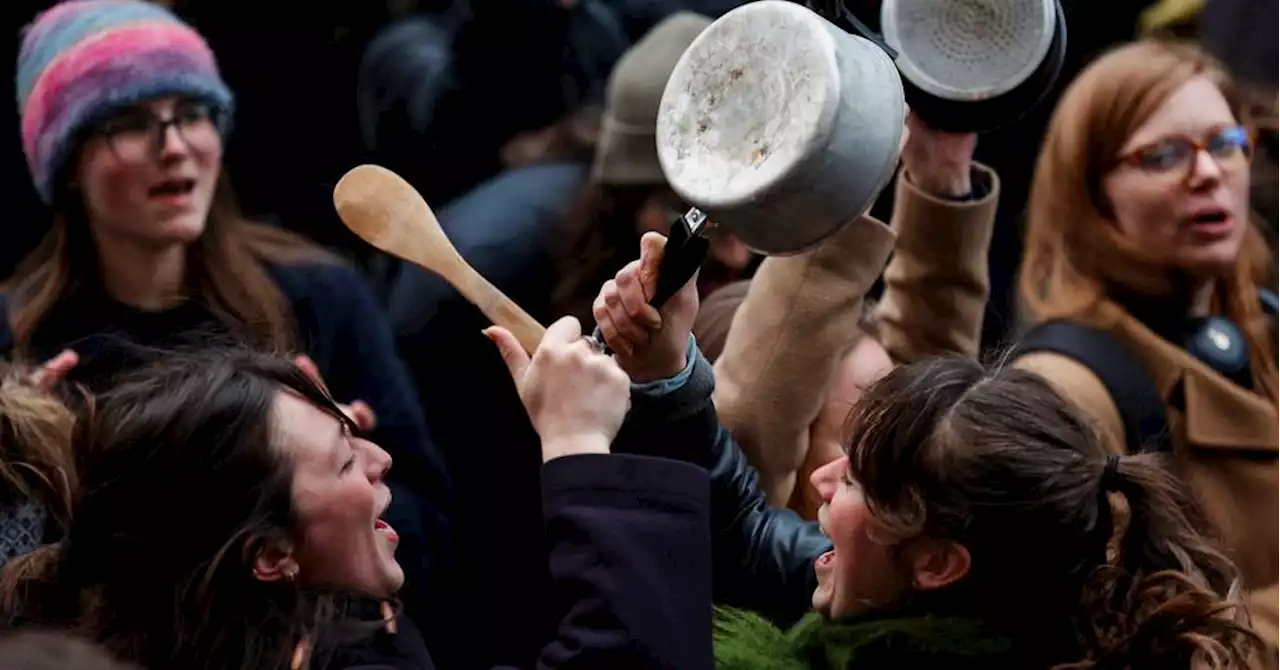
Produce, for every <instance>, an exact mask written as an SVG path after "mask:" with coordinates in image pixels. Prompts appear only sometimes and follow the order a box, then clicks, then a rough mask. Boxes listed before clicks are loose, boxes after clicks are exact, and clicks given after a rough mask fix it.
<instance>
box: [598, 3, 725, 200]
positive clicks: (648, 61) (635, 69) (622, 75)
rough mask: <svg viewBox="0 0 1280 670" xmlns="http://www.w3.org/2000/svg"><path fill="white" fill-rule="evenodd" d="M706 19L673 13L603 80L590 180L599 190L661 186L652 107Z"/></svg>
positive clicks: (655, 110)
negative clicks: (604, 89) (602, 102)
mask: <svg viewBox="0 0 1280 670" xmlns="http://www.w3.org/2000/svg"><path fill="white" fill-rule="evenodd" d="M709 25H711V19H709V18H707V17H705V16H702V15H701V14H694V13H692V12H678V13H676V14H672V15H671V16H669V17H667V18H666V19H663V21H662V22H661V23H659V24H658V25H656V26H654V27H653V29H652V30H650V31H649V32H648V33H646V34H645V36H644V37H643V38H641V39H640V41H639V42H636V43H635V44H634V45H633V46H632V47H631V48H630V49H628V50H627V52H626V53H624V54H623V55H622V58H620V59H619V60H618V64H617V65H615V66H614V68H613V72H612V73H610V74H609V88H608V91H607V93H606V99H605V110H604V119H603V120H602V122H601V126H600V138H599V140H598V142H597V144H596V156H595V161H594V163H593V165H592V170H591V172H592V175H591V176H592V178H593V179H594V180H595V181H596V182H598V183H601V184H612V185H627V186H647V185H657V184H665V183H666V182H667V179H666V177H665V176H664V175H663V174H662V166H661V165H659V164H658V143H657V134H658V106H659V104H660V103H661V102H662V91H663V89H664V88H666V86H667V80H668V79H670V78H671V73H672V71H674V70H675V69H676V61H678V60H680V56H682V55H684V52H685V49H688V48H689V45H690V44H692V43H693V40H694V38H696V37H697V36H698V35H699V34H701V33H702V31H703V30H706V28H707V26H709Z"/></svg>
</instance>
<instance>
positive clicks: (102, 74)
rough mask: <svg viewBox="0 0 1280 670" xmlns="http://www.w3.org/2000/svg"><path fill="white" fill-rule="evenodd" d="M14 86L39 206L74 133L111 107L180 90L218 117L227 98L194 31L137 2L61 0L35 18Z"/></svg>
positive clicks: (227, 111) (227, 108) (226, 112)
mask: <svg viewBox="0 0 1280 670" xmlns="http://www.w3.org/2000/svg"><path fill="white" fill-rule="evenodd" d="M17 89H18V90H17V93H18V113H19V115H20V116H21V118H22V150H23V152H24V153H25V154H26V156H27V166H28V167H29V168H30V169H31V177H32V179H33V180H34V181H35V185H36V190H37V191H38V192H39V194H40V197H41V198H42V199H43V200H44V201H45V202H46V203H48V204H52V202H53V193H54V186H55V184H54V179H56V178H57V177H58V175H59V172H60V171H61V170H62V168H63V166H64V163H65V162H66V161H67V160H68V158H69V157H70V156H71V155H72V154H73V152H74V151H75V150H76V149H77V142H78V141H79V140H80V139H81V133H83V132H84V131H85V130H86V129H88V128H90V127H92V126H93V125H94V124H96V123H99V122H101V121H103V120H105V119H106V118H107V117H109V116H110V115H111V114H114V113H116V112H119V111H120V110H122V109H124V108H128V107H131V106H133V105H136V104H138V103H139V102H143V101H146V100H150V99H154V98H158V97H163V96H168V95H183V96H191V97H193V98H197V99H201V100H204V101H206V102H208V103H210V104H212V105H214V106H215V107H217V108H219V109H220V110H221V111H222V112H223V113H222V114H221V115H220V118H221V119H223V123H226V121H227V120H228V119H229V118H230V115H231V108H232V103H233V100H232V95H231V91H230V89H228V88H227V85H226V83H225V82H223V81H222V77H221V76H220V75H219V74H218V66H217V64H216V63H215V61H214V57H213V52H212V51H210V50H209V45H208V44H207V43H205V41H204V38H203V37H201V36H200V34H199V33H197V32H196V31H195V30H194V29H193V28H191V27H190V26H188V25H187V24H186V23H184V22H183V21H182V20H181V19H179V18H178V17H176V16H174V15H173V13H171V12H170V11H169V10H168V9H165V8H164V7H160V6H159V5H155V4H151V3H149V2H143V1H141V0H69V1H67V2H63V3H60V4H58V5H55V6H54V7H52V8H51V9H49V10H47V11H45V12H44V13H43V14H40V15H39V16H37V17H36V20H35V21H34V22H33V23H32V24H31V25H30V26H29V27H28V28H27V32H26V35H25V37H24V38H23V40H22V49H21V51H20V52H19V54H18V81H17ZM223 130H225V128H224V129H223Z"/></svg>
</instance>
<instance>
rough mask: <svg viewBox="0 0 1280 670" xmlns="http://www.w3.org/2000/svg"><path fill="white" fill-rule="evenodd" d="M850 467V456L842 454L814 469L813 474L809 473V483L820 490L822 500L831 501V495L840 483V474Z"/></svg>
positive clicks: (819, 494) (819, 495)
mask: <svg viewBox="0 0 1280 670" xmlns="http://www.w3.org/2000/svg"><path fill="white" fill-rule="evenodd" d="M848 468H849V457H848V456H842V457H840V458H837V459H836V460H834V461H831V462H830V463H827V464H826V465H824V466H822V467H820V468H818V469H816V470H814V471H813V474H811V475H809V484H811V485H812V486H813V488H814V490H816V491H817V492H818V497H819V498H821V499H822V502H824V503H829V502H831V497H832V496H834V495H835V493H836V486H838V485H839V484H840V476H841V475H842V474H843V473H844V471H845V470H847V469H848Z"/></svg>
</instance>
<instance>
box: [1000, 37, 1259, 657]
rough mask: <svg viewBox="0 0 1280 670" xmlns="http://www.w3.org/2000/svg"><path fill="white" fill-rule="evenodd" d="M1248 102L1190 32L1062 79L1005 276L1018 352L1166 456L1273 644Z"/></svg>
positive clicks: (1099, 421) (1119, 431)
mask: <svg viewBox="0 0 1280 670" xmlns="http://www.w3.org/2000/svg"><path fill="white" fill-rule="evenodd" d="M1246 112H1247V110H1246V106H1245V101H1244V99H1243V98H1242V96H1241V95H1240V94H1239V92H1238V89H1237V87H1236V86H1235V84H1234V83H1233V82H1232V80H1231V78H1230V76H1229V75H1228V74H1227V72H1226V71H1225V70H1224V69H1223V67H1222V66H1221V65H1220V64H1218V63H1217V62H1216V61H1215V60H1214V59H1213V58H1212V57H1210V56H1209V55H1208V54H1206V53H1205V52H1204V51H1203V50H1202V49H1200V48H1198V47H1196V46H1194V45H1191V44H1189V43H1179V42H1165V41H1154V40H1145V41H1141V42H1137V43H1134V44H1130V45H1127V46H1124V47H1120V48H1118V49H1116V50H1114V51H1112V52H1110V53H1108V54H1106V55H1104V56H1103V57H1102V58H1099V59H1098V60H1096V61H1094V62H1093V63H1092V64H1091V65H1090V66H1089V67H1088V68H1087V69H1086V70H1085V71H1084V72H1083V73H1082V74H1081V75H1080V76H1079V77H1078V78H1077V79H1076V80H1075V81H1074V82H1072V84H1071V86H1070V87H1069V88H1068V90H1067V92H1066V94H1065V95H1064V96H1063V98H1062V100H1061V102H1060V103H1059V104H1058V107H1057V109H1056V110H1055V111H1054V117H1053V121H1052V123H1051V124H1050V127H1049V133H1048V136H1047V137H1046V139H1045V143H1044V148H1043V150H1042V151H1041V154H1040V160H1039V162H1038V164H1037V166H1036V173H1035V181H1034V188H1033V190H1032V193H1031V209H1030V212H1029V214H1028V226H1027V238H1026V252H1025V258H1024V264H1023V268H1022V275H1021V278H1020V282H1021V293H1022V299H1023V301H1024V303H1025V307H1026V308H1027V310H1028V314H1029V317H1030V318H1031V320H1032V322H1033V323H1036V324H1040V327H1039V328H1033V329H1032V330H1031V332H1030V333H1028V334H1027V335H1026V336H1025V338H1026V339H1024V340H1023V342H1022V344H1020V347H1021V350H1020V354H1019V357H1018V359H1017V360H1016V363H1015V364H1016V365H1018V366H1019V367H1024V368H1027V369H1030V370H1034V371H1036V372H1039V373H1040V374H1042V375H1043V376H1044V377H1045V378H1046V379H1048V380H1049V381H1050V382H1051V383H1052V384H1054V385H1055V386H1056V387H1057V388H1058V389H1059V390H1060V391H1061V392H1062V393H1063V394H1064V395H1066V396H1067V397H1068V398H1069V399H1071V400H1072V401H1073V402H1075V403H1076V404H1077V405H1078V406H1080V407H1081V408H1082V409H1083V410H1084V411H1085V412H1086V413H1087V414H1088V415H1089V416H1090V417H1091V419H1092V420H1093V421H1094V422H1095V425H1096V427H1097V429H1098V430H1100V431H1102V432H1103V433H1104V434H1105V435H1106V436H1107V437H1108V444H1112V445H1116V447H1117V448H1121V447H1123V448H1126V449H1128V450H1130V451H1139V450H1157V451H1164V452H1168V453H1169V454H1170V456H1171V462H1172V468H1173V471H1174V472H1175V473H1176V474H1177V475H1178V476H1179V477H1180V478H1181V479H1182V480H1183V481H1184V482H1186V483H1187V484H1188V485H1189V486H1190V488H1191V490H1192V491H1193V493H1194V494H1195V495H1196V497H1197V498H1198V499H1199V500H1201V501H1202V502H1203V504H1204V506H1205V511H1206V514H1207V516H1208V518H1209V520H1210V521H1211V522H1212V524H1213V526H1214V527H1215V528H1216V530H1217V532H1218V533H1219V534H1220V535H1221V539H1222V541H1223V543H1224V546H1225V548H1226V550H1227V554H1228V556H1229V557H1230V558H1231V559H1232V560H1233V561H1235V562H1236V564H1237V565H1239V567H1240V572H1241V576H1242V578H1243V586H1244V588H1245V589H1247V591H1248V604H1249V608H1250V613H1251V615H1252V618H1253V624H1254V626H1255V627H1256V628H1257V630H1258V631H1259V633H1261V634H1262V636H1263V637H1264V638H1265V639H1266V640H1267V642H1268V643H1269V644H1270V645H1272V647H1273V648H1274V645H1275V644H1276V643H1277V632H1276V625H1277V623H1276V622H1277V586H1276V579H1277V560H1276V547H1277V544H1278V542H1280V540H1278V539H1277V535H1276V533H1277V527H1278V525H1280V524H1277V519H1276V510H1277V470H1276V455H1277V447H1278V444H1277V425H1278V419H1277V410H1276V398H1277V396H1276V385H1277V380H1276V331H1275V327H1276V323H1275V316H1274V306H1271V307H1270V308H1268V306H1267V303H1268V301H1267V300H1266V296H1267V292H1264V291H1261V290H1260V288H1261V286H1262V284H1263V282H1265V281H1266V280H1267V276H1268V273H1269V264H1270V253H1269V250H1268V249H1267V246H1266V244H1265V243H1264V242H1263V240H1262V236H1261V234H1260V233H1259V230H1258V228H1257V227H1256V226H1255V225H1253V224H1252V223H1251V220H1250V217H1251V216H1252V214H1251V212H1250V208H1249V193H1250V173H1249V161H1250V155H1251V154H1252V152H1253V132H1252V130H1253V129H1252V126H1251V121H1250V119H1249V118H1248V116H1247V113H1246ZM1272 300H1274V296H1273V294H1272ZM1268 312H1270V313H1268ZM1050 328H1052V330H1050ZM1055 332H1056V333H1058V334H1059V336H1057V337H1054V336H1052V335H1051V334H1052V333H1055ZM1245 510H1247V513H1246V512H1245ZM1271 653H1273V654H1274V651H1272V652H1271Z"/></svg>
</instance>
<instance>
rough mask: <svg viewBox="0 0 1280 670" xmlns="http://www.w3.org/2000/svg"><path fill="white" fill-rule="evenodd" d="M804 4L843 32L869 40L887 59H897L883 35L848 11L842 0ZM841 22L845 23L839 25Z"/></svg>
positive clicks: (815, 0)
mask: <svg viewBox="0 0 1280 670" xmlns="http://www.w3.org/2000/svg"><path fill="white" fill-rule="evenodd" d="M806 4H807V5H808V6H809V9H812V10H813V11H814V12H816V13H817V14H818V15H819V16H821V17H823V18H825V19H826V20H828V21H830V22H831V23H833V24H835V25H837V26H839V27H840V28H842V29H843V30H844V31H845V32H847V33H852V34H854V35H857V36H858V37H861V38H863V39H866V40H869V41H871V43H872V44H875V45H876V46H878V47H880V49H881V50H883V51H884V52H885V53H886V54H888V55H889V60H893V61H896V60H898V52H897V50H896V49H894V48H893V47H891V46H889V44H888V42H885V41H884V37H882V36H881V35H880V33H877V32H876V31H874V30H872V29H871V28H869V27H867V24H865V23H863V22H862V21H861V20H860V19H858V17H856V16H854V15H853V12H851V11H849V8H848V7H847V6H845V4H844V0H810V1H809V2H807V3H806ZM842 23H843V24H845V25H841V24H842Z"/></svg>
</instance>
